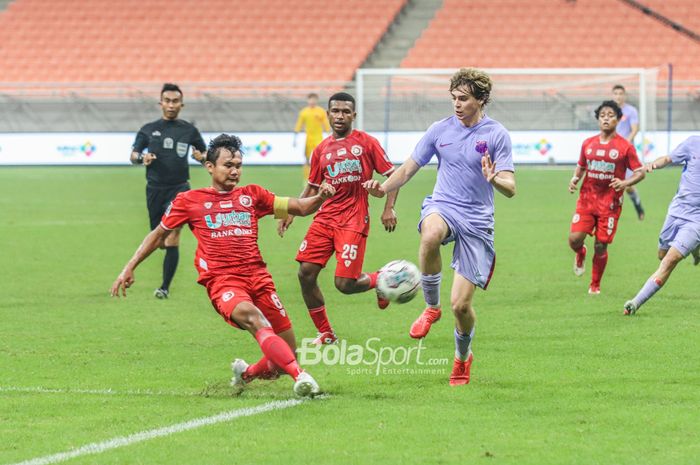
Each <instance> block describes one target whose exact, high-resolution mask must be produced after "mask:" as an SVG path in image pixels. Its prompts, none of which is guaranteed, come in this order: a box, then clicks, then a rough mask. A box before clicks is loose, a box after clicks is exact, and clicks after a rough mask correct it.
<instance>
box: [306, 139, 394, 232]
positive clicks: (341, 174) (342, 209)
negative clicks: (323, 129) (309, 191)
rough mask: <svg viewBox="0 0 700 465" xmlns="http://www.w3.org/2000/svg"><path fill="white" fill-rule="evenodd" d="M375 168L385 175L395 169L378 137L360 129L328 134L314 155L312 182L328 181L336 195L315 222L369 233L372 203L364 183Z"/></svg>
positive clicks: (322, 207)
mask: <svg viewBox="0 0 700 465" xmlns="http://www.w3.org/2000/svg"><path fill="white" fill-rule="evenodd" d="M373 171H376V172H377V173H379V174H381V175H383V176H388V175H389V174H391V172H392V171H394V165H393V164H392V163H391V162H390V161H389V158H387V156H386V153H384V149H383V148H382V146H381V145H379V141H377V139H375V138H374V137H372V136H370V135H369V134H367V133H366V132H363V131H358V130H353V131H352V132H351V133H350V134H348V135H347V137H344V138H342V139H334V138H333V136H329V137H326V138H325V139H324V140H323V142H321V143H320V144H319V145H318V147H316V149H314V151H313V153H312V154H311V172H310V174H309V184H311V185H312V186H315V187H318V186H320V185H321V183H322V182H323V181H325V182H326V183H328V184H330V185H332V186H333V187H335V195H334V196H333V197H330V198H329V199H327V200H326V201H325V202H323V205H321V208H320V209H319V211H318V213H316V216H314V221H316V222H318V223H321V224H325V225H328V226H330V227H331V228H336V229H345V230H349V231H355V232H358V233H360V234H364V235H367V233H368V232H369V214H368V213H369V203H368V201H367V195H368V194H367V191H366V190H365V189H364V188H363V187H362V183H363V182H365V181H368V180H370V179H372V172H373Z"/></svg>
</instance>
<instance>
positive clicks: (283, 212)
mask: <svg viewBox="0 0 700 465" xmlns="http://www.w3.org/2000/svg"><path fill="white" fill-rule="evenodd" d="M272 209H273V211H274V214H275V218H277V219H278V220H283V219H286V218H287V216H289V212H288V209H289V197H277V196H275V202H274V203H273V205H272Z"/></svg>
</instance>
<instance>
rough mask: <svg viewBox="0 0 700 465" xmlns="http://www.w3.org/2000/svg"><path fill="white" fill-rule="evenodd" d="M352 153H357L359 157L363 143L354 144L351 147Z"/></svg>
mask: <svg viewBox="0 0 700 465" xmlns="http://www.w3.org/2000/svg"><path fill="white" fill-rule="evenodd" d="M350 153H352V154H353V155H355V156H356V157H359V156H360V155H362V146H361V145H353V146H352V147H350Z"/></svg>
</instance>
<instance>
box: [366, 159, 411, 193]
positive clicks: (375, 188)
mask: <svg viewBox="0 0 700 465" xmlns="http://www.w3.org/2000/svg"><path fill="white" fill-rule="evenodd" d="M419 169H420V166H419V165H418V163H416V162H415V161H414V160H413V158H411V157H408V158H407V159H406V161H405V162H404V163H403V164H402V165H401V166H399V168H398V169H397V170H396V171H394V172H393V173H391V176H389V178H388V179H387V180H386V181H384V182H383V183H380V182H379V181H377V180H376V179H370V180H369V181H365V182H363V183H362V187H364V188H365V189H367V192H369V193H370V195H372V196H374V197H379V198H382V197H384V196H385V195H386V194H387V193H389V192H392V191H395V190H398V189H399V188H400V187H401V186H403V185H404V184H406V183H407V182H408V181H410V179H411V178H412V177H413V175H414V174H416V173H417V172H418V170H419Z"/></svg>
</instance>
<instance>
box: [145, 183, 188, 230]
mask: <svg viewBox="0 0 700 465" xmlns="http://www.w3.org/2000/svg"><path fill="white" fill-rule="evenodd" d="M188 190H190V183H189V182H185V183H183V184H178V185H176V186H165V187H154V186H149V185H146V205H147V206H148V218H149V220H150V222H151V231H152V230H154V229H156V227H157V226H158V225H159V224H160V220H161V219H162V218H163V215H164V214H165V210H167V209H168V206H169V205H170V202H172V201H173V199H174V198H175V196H176V195H177V194H179V193H180V192H185V191H188Z"/></svg>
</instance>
